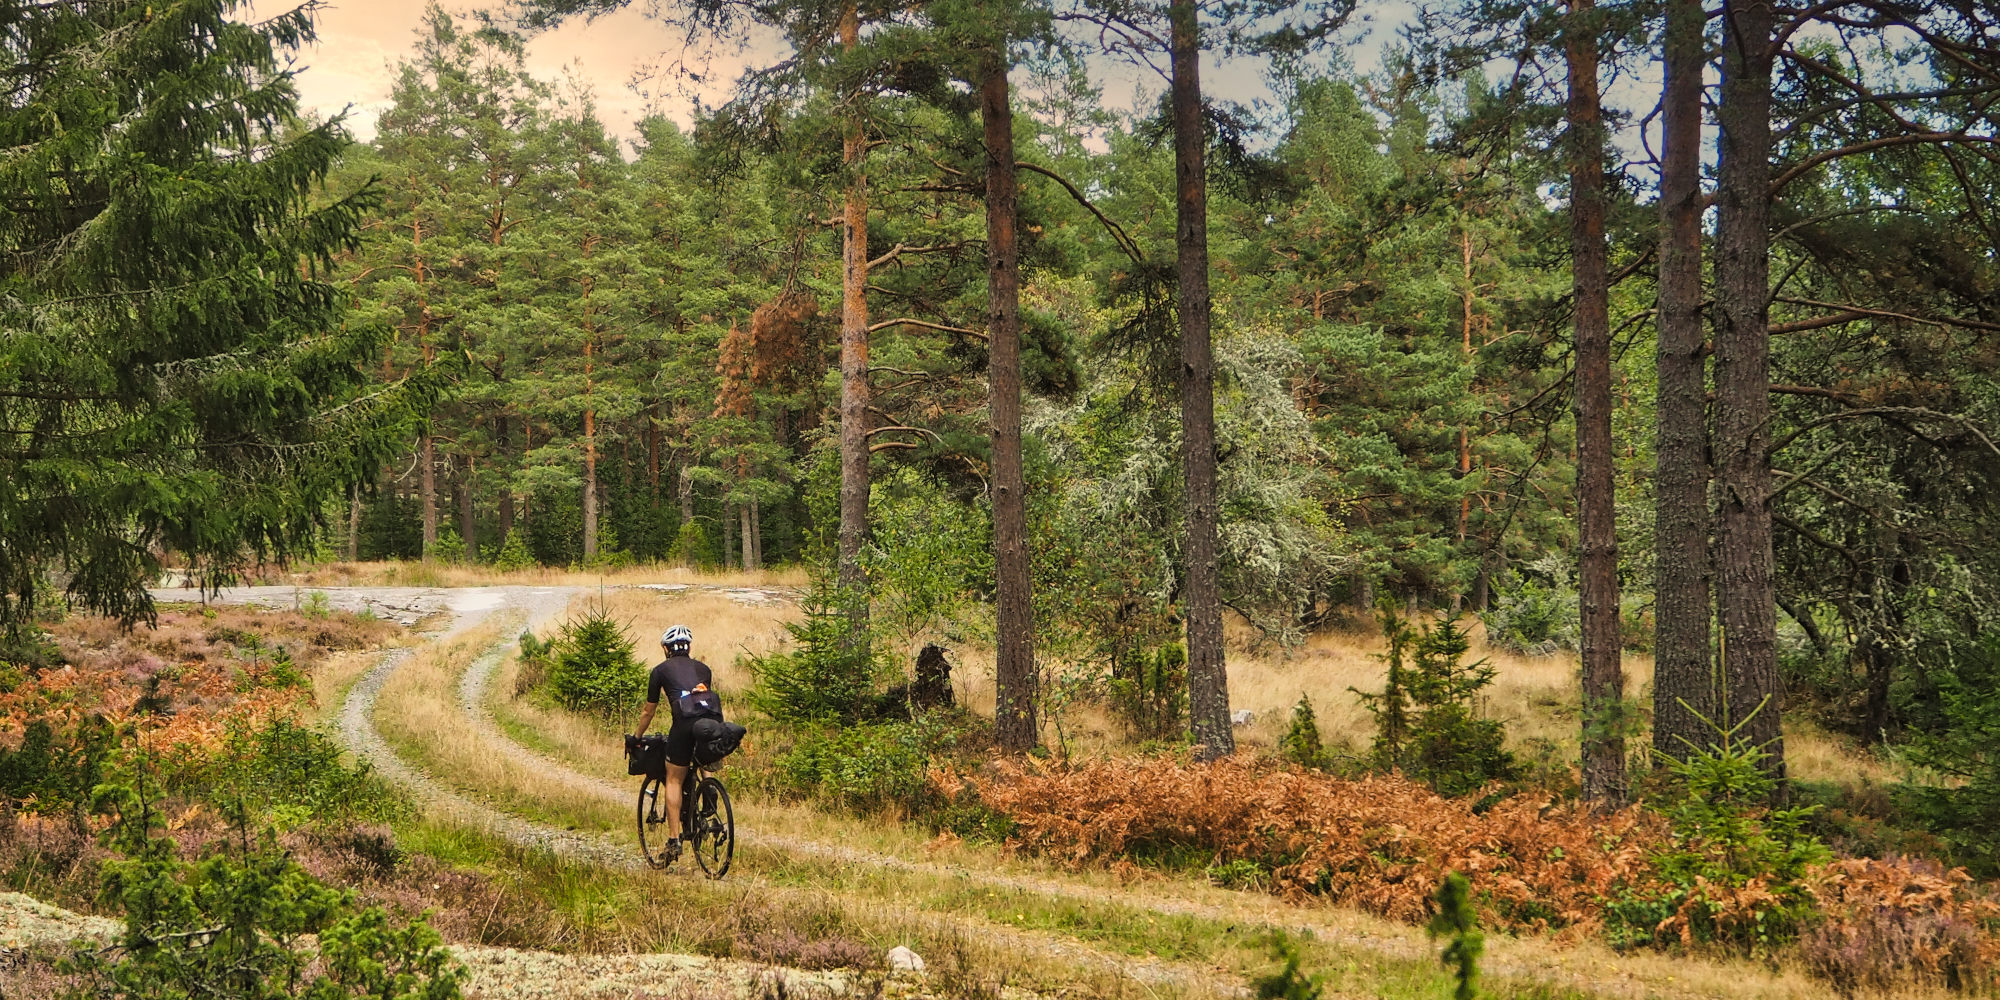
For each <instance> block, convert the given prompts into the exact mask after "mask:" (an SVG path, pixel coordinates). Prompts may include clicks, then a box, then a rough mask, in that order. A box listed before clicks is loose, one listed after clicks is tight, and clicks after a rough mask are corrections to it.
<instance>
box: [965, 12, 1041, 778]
mask: <svg viewBox="0 0 2000 1000" xmlns="http://www.w3.org/2000/svg"><path fill="white" fill-rule="evenodd" d="M979 117H980V120H981V123H982V124H983V125H984V127H985V132H986V335H987V337H988V338H989V345H990V354H989V358H988V361H987V385H988V391H989V395H988V397H987V409H988V411H989V413H990V415H991V417H992V420H993V428H992V430H993V557H994V563H995V567H996V570H997V575H998V580H997V589H998V591H999V593H998V602H997V603H998V608H997V610H996V616H995V617H996V624H997V626H998V630H999V656H998V659H997V660H996V661H995V664H994V680H995V685H994V686H995V691H994V723H995V727H996V729H997V730H998V735H999V738H1000V747H1001V749H1003V750H1008V751H1013V752H1021V751H1025V750H1028V749H1030V748H1032V747H1034V745H1035V743H1036V742H1037V734H1036V732H1035V642H1034V610H1033V607H1032V592H1031V591H1030V590H1029V586H1030V584H1029V578H1028V540H1027V536H1028V509H1027V499H1026V496H1025V493H1026V488H1027V487H1026V482H1025V479H1024V477H1023V475H1022V472H1021V266H1020V265H1021V261H1020V254H1019V248H1018V246H1017V243H1016V240H1015V231H1014V229H1015V222H1016V219H1015V214H1016V204H1017V202H1018V198H1019V191H1018V189H1017V188H1016V184H1015V181H1016V178H1015V175H1014V112H1013V108H1012V106H1011V103H1010V101H1009V99H1008V93H1007V58H1006V43H1005V42H1004V41H1002V42H1000V43H998V44H997V45H996V46H995V49H994V51H993V52H992V53H991V54H990V55H989V56H988V57H987V60H986V64H985V67H984V70H983V73H982V77H981V80H980V84H979Z"/></svg>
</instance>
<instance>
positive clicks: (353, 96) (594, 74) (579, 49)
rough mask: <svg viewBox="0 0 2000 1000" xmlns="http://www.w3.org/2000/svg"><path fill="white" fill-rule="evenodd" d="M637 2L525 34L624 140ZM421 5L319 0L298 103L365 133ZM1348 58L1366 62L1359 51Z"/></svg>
mask: <svg viewBox="0 0 2000 1000" xmlns="http://www.w3.org/2000/svg"><path fill="white" fill-rule="evenodd" d="M296 3H297V0H254V2H253V3H252V6H251V11H250V12H249V16H250V17H253V18H254V17H269V16H271V15H273V14H276V13H280V12H282V11H285V10H289V9H291V8H292V7H294V6H296ZM1406 3H1407V0H1381V2H1379V3H1377V4H1375V5H1374V6H1376V7H1378V8H1381V9H1382V10H1384V11H1386V12H1388V13H1389V17H1388V18H1387V19H1386V20H1384V21H1382V23H1390V22H1393V21H1395V20H1398V17H1397V16H1396V12H1397V11H1400V10H1403V9H1405V7H1406ZM645 6H646V5H645V3H644V0H638V2H635V3H633V4H632V5H630V6H628V7H626V8H625V9H624V10H621V11H619V12H618V13H616V14H612V15H608V16H605V17H601V18H598V19H597V20H596V21H593V22H588V23H586V22H583V21H574V22H571V23H569V24H566V25H564V26H563V27H562V28H561V29H558V30H556V31H552V32H549V33H546V34H543V35H540V36H538V37H536V38H534V39H531V40H530V41H529V43H528V68H529V70H530V71H531V72H532V73H534V74H535V75H536V76H537V77H540V78H543V79H547V80H558V79H560V78H561V77H562V76H563V74H564V73H566V72H567V73H573V74H575V75H576V76H577V77H579V78H580V79H581V80H583V81H584V82H586V83H588V84H589V85H590V87H591V90H592V91H593V92H594V94H595V96H596V99H597V107H598V114H599V117H601V118H602V119H603V120H604V123H605V125H606V127H607V128H609V129H610V130H611V131H612V132H613V133H615V134H617V135H620V136H623V137H625V138H628V139H629V138H631V137H632V136H633V135H634V134H635V130H634V128H633V123H634V122H636V121H637V120H638V119H639V118H640V117H641V116H642V115H643V114H644V113H645V111H646V99H645V98H642V97H641V96H639V94H638V93H636V92H634V90H633V89H632V88H631V87H630V86H629V84H630V81H631V80H632V79H633V76H634V74H635V73H637V72H641V71H643V70H644V69H645V68H647V67H649V66H657V65H660V64H662V63H671V62H673V61H675V60H677V59H679V58H680V57H681V56H682V55H683V52H682V47H681V45H680V44H679V39H678V38H677V37H676V34H675V33H674V32H673V31H672V30H671V29H669V28H668V27H667V26H665V25H663V24H660V23H659V22H657V21H653V20H649V19H647V18H646V17H645V16H644V14H643V10H642V9H643V8H644V7H645ZM482 7H483V8H485V9H489V10H497V9H498V8H499V7H500V4H499V2H497V0H485V2H479V0H474V2H472V3H469V4H451V3H447V4H446V9H447V10H451V11H453V12H454V13H458V12H463V11H468V10H474V9H479V8H482ZM423 12H424V4H423V2H422V0H326V3H325V5H324V6H323V7H322V8H321V10H320V12H319V15H318V18H317V25H318V29H319V42H318V44H316V45H314V46H311V47H309V48H307V49H304V50H302V51H301V52H300V53H298V55H297V57H296V60H297V68H298V70H299V73H298V77H297V80H298V86H299V93H300V99H301V100H300V103H301V104H302V105H303V106H304V108H305V110H307V111H308V112H318V113H321V114H326V115H333V114H337V113H339V112H341V111H342V110H343V109H351V110H350V111H349V117H348V127H349V130H350V131H351V132H352V133H353V134H354V136H355V137H356V138H359V139H362V140H364V141H366V140H368V139H372V138H373V137H374V134H375V118H376V116H377V115H378V114H380V113H381V111H382V110H383V109H384V108H385V107H387V106H388V103H389V91H390V85H391V83H392V82H393V80H394V66H395V63H396V61H397V60H398V59H401V58H405V57H407V56H408V54H409V53H410V52H411V51H412V50H413V49H414V47H415V40H416V33H417V28H418V25H419V23H420V22H421V20H422V18H423ZM1380 19H1381V18H1380V15H1379V14H1378V20H1380ZM1377 34H1378V35H1380V34H1381V32H1378V33H1377ZM778 46H779V42H778V41H777V40H776V39H775V38H768V39H765V40H763V41H762V42H761V43H757V44H753V45H752V46H751V48H750V49H749V51H747V52H744V53H741V54H731V55H730V56H728V57H724V58H723V59H722V60H720V61H719V62H718V63H716V64H714V65H713V66H712V67H711V69H712V70H713V71H714V72H713V76H714V78H715V79H717V80H718V81H720V82H719V83H717V84H715V85H710V86H708V87H706V88H705V89H703V90H701V91H699V93H700V94H701V96H702V98H703V99H704V100H706V101H708V102H710V103H719V102H720V101H721V100H722V99H724V98H725V97H726V96H727V93H726V88H727V86H728V83H729V82H730V81H733V80H734V79H735V78H736V76H737V75H738V73H740V72H741V70H742V69H743V67H744V66H745V65H746V64H747V63H749V62H751V61H758V62H762V61H765V60H767V59H769V58H772V57H775V55H776V54H777V50H778ZM1351 61H1352V62H1354V63H1355V64H1356V65H1358V66H1360V67H1361V68H1363V69H1366V68H1369V66H1368V62H1369V60H1367V59H1366V58H1359V59H1351ZM1094 71H1095V75H1096V77H1097V79H1098V82H1099V83H1100V85H1101V86H1102V87H1103V88H1104V100H1105V103H1106V104H1107V105H1109V106H1111V107H1114V108H1128V107H1132V106H1134V105H1135V104H1137V103H1138V102H1139V99H1140V97H1141V95H1147V94H1158V93H1159V92H1160V91H1161V90H1162V89H1164V86H1165V84H1164V82H1163V81H1162V80H1160V78H1159V77H1158V76H1157V75H1156V74H1154V73H1153V72H1152V71H1150V70H1147V69H1143V68H1139V67H1135V66H1130V65H1126V64H1124V63H1122V62H1114V61H1110V60H1103V61H1101V62H1100V64H1099V65H1097V66H1096V67H1094ZM1203 77H1204V79H1203V84H1204V88H1205V89H1206V90H1208V91H1209V92H1210V93H1211V94H1213V95H1215V96H1217V97H1220V98H1223V99H1226V100H1238V101H1248V100H1251V99H1254V98H1257V97H1261V96H1267V95H1268V91H1267V89H1266V88H1265V87H1264V82H1263V72H1262V67H1261V66H1260V65H1258V64H1256V63H1255V62H1253V61H1249V60H1237V61H1234V62H1232V63H1230V64H1226V65H1225V64H1221V63H1218V62H1215V61H1214V60H1212V59H1211V60H1210V61H1209V64H1208V65H1207V66H1205V67H1204V68H1203ZM654 89H655V90H657V91H660V92H661V94H662V96H661V99H660V103H659V110H660V111H662V112H664V113H665V114H666V115H667V116H668V117H670V118H673V119H675V120H676V121H678V122H680V123H681V124H682V125H687V124H690V118H691V109H692V102H691V101H690V100H689V98H688V96H687V95H686V94H684V93H683V92H682V88H681V87H680V86H679V85H678V84H672V85H668V86H666V87H663V88H661V87H656V88H654Z"/></svg>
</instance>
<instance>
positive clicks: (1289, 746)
mask: <svg viewBox="0 0 2000 1000" xmlns="http://www.w3.org/2000/svg"><path fill="white" fill-rule="evenodd" d="M1278 756H1279V757H1282V758H1284V759H1285V760H1288V761H1291V762H1292V763H1294V764H1297V765H1299V766H1300V767H1311V768H1321V769H1323V768H1325V767H1326V766H1327V764H1328V763H1330V760H1329V757H1328V754H1327V752H1326V747H1325V746H1324V745H1322V744H1321V743H1320V736H1319V716H1318V715H1317V714H1315V713H1314V712H1313V704H1312V699H1311V698H1308V697H1306V696H1304V695H1300V696H1299V703H1298V704H1296V705H1293V706H1292V724H1291V726H1290V728H1288V729H1286V730H1285V735H1284V737H1283V738H1281V739H1279V740H1278Z"/></svg>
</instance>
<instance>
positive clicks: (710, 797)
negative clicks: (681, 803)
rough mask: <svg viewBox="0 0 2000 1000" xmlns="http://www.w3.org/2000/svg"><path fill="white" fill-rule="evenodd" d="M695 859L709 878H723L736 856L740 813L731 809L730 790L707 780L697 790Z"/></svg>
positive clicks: (694, 832) (715, 781) (716, 782)
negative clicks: (737, 814)
mask: <svg viewBox="0 0 2000 1000" xmlns="http://www.w3.org/2000/svg"><path fill="white" fill-rule="evenodd" d="M693 834H694V837H693V839H694V860H695V863H696V864H699V865H701V870H702V871H703V872H705V873H707V875H708V877H709V878H721V877H722V876H723V875H724V873H726V872H728V871H729V862H730V861H731V860H732V859H734V858H735V856H736V813H735V812H734V811H733V810H732V809H730V807H729V789H727V788H724V787H722V782H720V781H717V780H715V779H714V778H704V779H702V782H701V787H700V788H699V789H697V790H696V791H695V811H694V828H693Z"/></svg>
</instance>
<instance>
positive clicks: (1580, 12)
mask: <svg viewBox="0 0 2000 1000" xmlns="http://www.w3.org/2000/svg"><path fill="white" fill-rule="evenodd" d="M1594 9H1595V8H1594V6H1593V0H1570V7H1569V19H1568V20H1569V24H1568V25H1567V27H1566V29H1565V31H1564V45H1563V50H1564V55H1565V57H1566V58H1567V60H1568V63H1569V123H1568V125H1569V136H1568V138H1569V157H1570V169H1569V191H1570V248H1571V256H1572V259H1573V261H1574V263H1573V265H1572V275H1573V276H1572V282H1573V283H1572V286H1571V287H1572V291H1573V293H1574V296H1575V316H1574V319H1575V324H1576V487H1577V490H1576V491H1577V536H1578V539H1579V541H1580V542H1581V545H1580V550H1581V551H1580V552H1579V557H1578V573H1577V591H1578V597H1579V603H1580V604H1581V605H1582V609H1583V615H1582V617H1583V650H1582V652H1583V797H1584V798H1585V799H1588V800H1591V801H1596V802H1617V801H1619V800H1621V799H1623V798H1624V797H1625V740H1624V737H1622V736H1620V735H1619V716H1620V714H1621V713H1620V709H1621V706H1622V704H1623V701H1624V698H1625V676H1624V673H1623V671H1622V669H1621V664H1620V662H1619V655H1620V652H1621V647H1622V646H1623V643H1621V642H1620V641H1619V636H1618V531H1617V528H1618V524H1617V517H1616V514H1615V513H1614V509H1613V505H1612V488H1613V487H1612V475H1611V449H1612V443H1611V314H1610V309H1611V302H1610V296H1611V289H1610V275H1609V272H1608V269H1607V265H1606V262H1605V252H1606V251H1605V245H1604V130H1603V112H1602V109H1601V108H1600V107H1599V106H1598V95H1597V59H1598V55H1597V29H1596V27H1595V25H1594V24H1593V23H1592V22H1593V21H1594V20H1595V18H1594V16H1593V12H1594Z"/></svg>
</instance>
